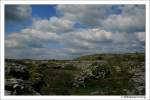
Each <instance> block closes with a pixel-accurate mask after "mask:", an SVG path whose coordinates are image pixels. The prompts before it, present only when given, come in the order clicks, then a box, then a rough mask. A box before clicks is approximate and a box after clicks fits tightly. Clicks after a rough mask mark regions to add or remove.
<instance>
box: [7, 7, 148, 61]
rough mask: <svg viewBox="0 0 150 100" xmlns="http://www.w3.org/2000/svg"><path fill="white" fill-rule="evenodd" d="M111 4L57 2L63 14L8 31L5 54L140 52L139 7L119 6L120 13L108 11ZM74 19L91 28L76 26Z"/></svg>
mask: <svg viewBox="0 0 150 100" xmlns="http://www.w3.org/2000/svg"><path fill="white" fill-rule="evenodd" d="M111 7H112V6H111V5H109V6H108V5H107V6H106V5H58V6H57V7H56V8H57V10H59V11H60V12H61V13H62V14H63V16H61V17H50V18H49V19H36V18H35V19H33V21H32V25H31V26H30V27H27V28H25V29H22V30H21V31H20V32H17V33H11V34H8V35H7V37H6V40H5V47H6V48H5V49H6V52H7V53H6V57H14V58H15V57H16V58H19V57H22V58H34V59H63V58H65V59H69V58H73V57H76V56H80V55H85V54H94V53H107V52H113V53H114V52H135V51H138V50H139V51H144V46H145V45H143V43H144V42H145V32H144V30H143V31H142V29H143V28H145V26H144V25H145V12H144V8H143V6H135V5H130V6H120V8H119V9H121V10H122V12H121V13H120V14H114V13H112V12H111V9H112V8H111ZM131 10H132V11H131ZM59 11H58V12H59ZM77 22H79V23H82V24H85V25H87V26H89V25H90V26H91V27H86V28H82V27H81V28H76V27H75V26H74V25H75V24H76V23H77Z"/></svg>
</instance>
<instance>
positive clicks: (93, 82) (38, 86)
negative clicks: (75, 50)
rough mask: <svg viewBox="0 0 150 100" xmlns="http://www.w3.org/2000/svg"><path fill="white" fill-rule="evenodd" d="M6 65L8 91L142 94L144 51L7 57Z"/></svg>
mask: <svg viewBox="0 0 150 100" xmlns="http://www.w3.org/2000/svg"><path fill="white" fill-rule="evenodd" d="M5 65H6V66H5V81H6V82H5V90H6V91H7V95H144V94H145V54H143V53H130V54H95V55H88V56H83V57H79V58H77V59H75V60H63V61H61V60H29V59H24V60H15V59H6V64H5ZM19 76H22V77H19ZM18 79H20V80H22V81H20V80H18ZM14 81H15V82H14ZM21 82H22V83H21ZM14 87H15V88H14ZM20 87H22V88H20Z"/></svg>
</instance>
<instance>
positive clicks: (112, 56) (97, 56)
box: [74, 53, 145, 61]
mask: <svg viewBox="0 0 150 100" xmlns="http://www.w3.org/2000/svg"><path fill="white" fill-rule="evenodd" d="M111 59H120V60H122V61H128V60H138V61H145V54H144V53H125V54H93V55H85V56H81V57H78V58H76V59H74V60H89V61H94V60H111Z"/></svg>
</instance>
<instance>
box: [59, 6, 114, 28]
mask: <svg viewBox="0 0 150 100" xmlns="http://www.w3.org/2000/svg"><path fill="white" fill-rule="evenodd" d="M111 7H112V5H107V6H106V5H100V6H99V5H58V6H57V7H56V8H57V10H58V11H60V12H61V13H62V14H63V17H64V18H66V19H69V20H73V21H79V22H80V23H82V24H85V25H90V26H91V25H92V26H93V25H94V26H96V25H100V23H101V21H102V20H103V19H106V18H107V17H108V15H109V12H111Z"/></svg>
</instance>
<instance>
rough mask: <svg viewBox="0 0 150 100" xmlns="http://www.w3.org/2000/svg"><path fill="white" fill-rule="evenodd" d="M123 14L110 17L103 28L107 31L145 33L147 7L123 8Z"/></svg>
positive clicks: (131, 6)
mask: <svg viewBox="0 0 150 100" xmlns="http://www.w3.org/2000/svg"><path fill="white" fill-rule="evenodd" d="M121 10H122V14H120V15H115V14H113V15H110V16H109V17H108V18H107V19H106V20H104V21H103V24H102V26H103V27H104V28H105V29H107V30H113V31H123V32H124V31H125V32H136V31H137V32H138V31H145V6H144V5H126V6H122V8H121Z"/></svg>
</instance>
